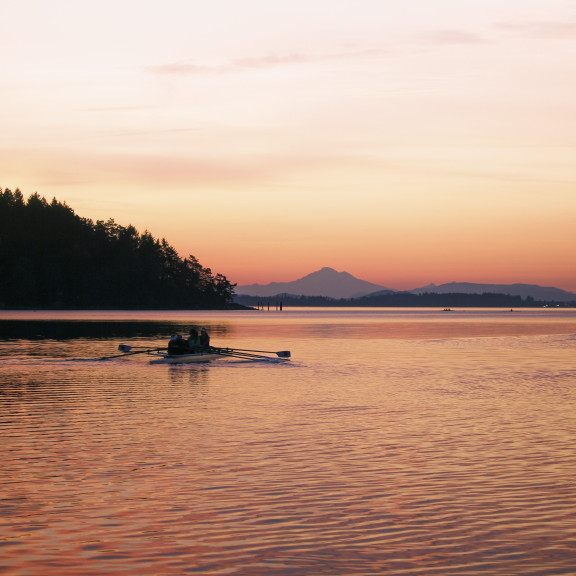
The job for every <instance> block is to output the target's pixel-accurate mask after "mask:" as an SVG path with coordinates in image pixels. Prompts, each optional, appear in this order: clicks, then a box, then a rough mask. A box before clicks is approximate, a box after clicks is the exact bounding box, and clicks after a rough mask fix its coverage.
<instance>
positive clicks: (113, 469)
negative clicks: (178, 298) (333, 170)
mask: <svg viewBox="0 0 576 576" xmlns="http://www.w3.org/2000/svg"><path fill="white" fill-rule="evenodd" d="M522 314H524V312H523V313H522ZM502 315H503V312H492V313H489V312H486V311H478V312H477V313H474V312H469V313H466V314H462V315H461V316H460V317H456V316H455V315H453V316H451V315H444V316H442V315H441V314H439V313H437V312H436V311H410V312H404V313H402V312H399V311H389V312H386V311H382V312H378V313H373V314H370V313H368V312H365V311H350V312H348V311H343V312H342V311H332V312H330V311H326V310H324V311H314V310H312V311H293V312H291V311H290V310H288V311H286V312H285V313H278V314H276V313H274V314H266V313H240V314H236V313H233V312H228V313H209V312H202V313H182V314H174V315H173V316H172V317H169V318H162V317H155V316H154V315H153V314H152V315H150V316H151V317H150V318H148V319H147V318H146V317H145V316H146V314H145V313H142V315H138V314H136V315H135V316H134V318H132V320H130V318H129V317H121V318H119V317H118V316H116V317H113V315H111V316H110V317H106V318H98V317H97V315H94V316H92V317H91V318H86V317H84V318H81V317H80V318H79V317H78V316H76V318H75V319H74V321H72V320H73V319H72V318H70V317H68V318H60V323H59V325H58V326H57V327H55V328H54V327H52V326H49V324H51V323H52V322H51V321H50V319H43V320H42V322H44V324H42V326H41V331H40V332H38V329H37V327H35V328H34V329H31V331H30V332H25V330H26V329H27V328H26V327H23V326H22V324H20V325H17V326H16V327H14V326H10V329H11V330H12V329H13V331H12V332H10V331H9V330H8V327H9V326H8V324H7V323H6V322H5V321H4V322H2V321H0V328H1V329H2V332H0V360H1V363H0V434H1V436H2V443H1V444H0V459H1V461H2V490H1V499H0V512H1V514H0V551H1V554H0V572H3V571H4V572H6V573H9V574H11V575H12V574H17V575H20V574H22V575H34V574H39V575H40V574H42V575H44V574H62V575H77V574H102V573H111V574H186V573H197V574H212V575H216V574H233V575H234V574H235V575H242V576H248V575H249V576H251V575H264V574H266V575H287V574H291V575H292V574H293V575H296V574H298V575H302V574H305V575H311V576H312V575H314V576H315V575H318V574H331V575H342V574H346V575H347V576H349V575H350V576H354V575H358V576H360V575H362V576H363V575H370V574H375V575H376V574H394V575H396V574H410V575H412V574H426V575H428V574H438V575H445V574H454V575H468V574H469V575H472V574H490V575H492V574H501V575H507V576H508V575H511V574H515V575H523V574H529V575H542V576H544V575H549V574H574V573H576V561H575V560H574V548H575V546H576V513H575V512H574V511H575V510H576V487H575V485H574V480H573V479H574V472H575V471H576V454H575V452H574V449H573V446H574V430H575V424H576V416H575V414H576V400H575V389H576V388H575V387H576V356H575V354H574V348H575V346H576V315H575V314H574V313H573V312H572V313H571V312H562V313H561V314H556V311H551V312H550V313H546V314H545V313H541V311H535V312H534V313H532V312H529V313H526V314H524V315H521V313H518V315H517V316H515V317H514V320H512V319H510V318H509V317H503V316H502ZM80 316H82V314H80ZM446 316H450V318H447V317H446ZM9 320H10V322H15V321H16V319H15V318H10V319H9ZM34 321H35V322H36V321H37V320H36V319H35V320H34ZM134 321H136V323H135V324H134ZM18 322H24V323H26V319H20V320H18ZM75 322H83V323H86V322H87V323H88V324H93V323H97V324H99V326H97V327H96V326H82V327H81V326H78V325H74V326H73V327H71V325H72V324H75ZM191 323H193V324H195V325H206V326H207V327H208V328H209V329H210V330H211V333H212V334H213V340H215V343H216V344H222V345H224V346H241V347H245V348H255V349H265V350H266V349H269V350H285V349H291V350H292V354H293V359H292V361H291V362H285V363H266V362H255V363H252V362H245V361H242V360H230V361H229V360H224V361H222V362H219V363H215V364H213V365H201V366H172V367H170V366H151V365H149V364H148V359H147V358H146V357H145V356H133V357H124V358H118V359H113V360H110V361H105V362H101V361H96V360H93V358H98V357H100V356H104V355H107V354H110V353H112V354H113V353H114V352H115V351H116V350H117V348H118V344H119V343H121V342H128V343H133V342H138V343H141V344H145V345H148V344H150V345H157V344H158V342H160V341H163V340H164V339H165V338H166V336H167V335H169V334H170V333H171V332H172V331H173V330H175V329H178V330H180V329H182V331H184V328H185V327H187V326H189V325H190V324H191ZM118 324H123V326H118ZM143 324H145V325H146V326H145V327H144V326H142V325H143ZM106 325H107V326H108V328H109V331H108V332H107V331H106ZM65 326H68V327H71V330H72V331H73V330H75V329H78V331H76V332H71V333H68V334H62V330H63V328H65ZM130 326H132V327H134V326H136V327H140V328H141V331H140V332H138V331H136V332H135V333H134V332H130V328H129V327H130ZM487 327H489V328H487ZM29 328H30V327H29ZM93 328H94V329H95V331H91V330H92V329H93ZM125 329H127V330H125ZM58 331H60V332H58ZM64 332H65V330H64ZM32 333H34V334H35V335H31V334H32ZM134 334H136V337H135V339H134V340H133V339H132V336H133V335H134ZM42 335H43V336H42ZM78 359H83V360H80V361H79V360H78Z"/></svg>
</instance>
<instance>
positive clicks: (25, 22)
mask: <svg viewBox="0 0 576 576" xmlns="http://www.w3.org/2000/svg"><path fill="white" fill-rule="evenodd" d="M0 7H1V8H2V19H1V21H0V62H1V65H2V76H3V87H2V90H1V91H0V103H1V106H0V122H1V126H2V130H1V131H0V186H2V187H8V188H11V189H14V188H16V187H19V188H20V189H21V190H22V192H23V194H24V195H25V196H28V195H30V194H32V193H33V192H38V193H39V194H40V195H42V196H45V197H47V198H48V199H51V198H52V197H54V196H55V197H57V198H58V199H59V200H61V201H66V202H67V203H68V204H69V205H70V206H72V208H74V210H75V211H76V213H77V214H79V215H80V216H85V217H89V218H92V219H94V220H96V219H108V218H110V217H112V218H114V219H115V220H116V221H117V222H119V223H121V224H126V225H127V224H133V225H134V226H136V227H137V228H138V229H139V230H140V231H144V230H145V229H148V230H149V231H150V232H151V233H152V234H153V235H154V236H156V237H165V238H166V239H167V240H168V241H169V242H170V244H172V245H173V246H174V247H175V248H176V249H177V250H178V251H179V252H180V255H181V256H185V255H187V254H189V253H192V254H194V255H195V256H196V257H197V258H198V259H199V260H200V262H201V263H202V264H203V265H204V266H208V267H210V268H212V270H213V271H215V272H220V273H223V274H225V275H226V276H227V277H228V278H229V279H230V280H231V281H232V282H237V283H239V284H249V283H252V282H260V283H267V282H270V281H288V280H294V279H296V278H299V277H302V276H304V275H306V274H308V273H310V272H313V271H315V270H318V269H319V268H321V267H323V266H330V267H333V268H335V269H337V270H339V271H341V270H346V271H347V272H350V273H351V274H354V275H355V276H357V277H360V278H362V279H364V280H369V281H372V282H375V283H378V284H382V285H385V286H389V287H391V288H400V289H401V288H415V287H419V286H423V285H425V284H428V283H430V282H435V283H436V284H440V283H444V282H451V281H468V282H493V283H512V282H525V283H533V284H540V285H547V286H550V285H553V286H557V287H559V288H564V289H567V290H572V291H576V273H575V271H574V270H575V268H574V264H573V250H574V246H576V226H574V223H573V220H574V215H575V214H576V161H575V159H576V150H575V147H576V104H575V103H576V10H575V8H574V3H573V2H572V1H559V0H505V1H503V0H477V1H476V0H470V1H466V2H462V1H461V0H458V1H457V0H435V1H434V2H430V1H429V0H406V1H404V2H402V3H399V2H388V1H383V0H359V1H357V2H352V1H350V0H331V1H330V2H328V0H307V1H303V0H291V1H290V2H288V1H284V0H278V1H276V2H269V0H267V1H264V0H245V1H243V2H235V1H232V0H214V2H210V3H197V2H190V1H188V0H163V1H162V2H159V1H156V0H150V1H148V2H145V3H142V2H137V1H136V0H121V1H120V2H118V1H115V2H111V1H110V0H102V1H101V2H99V3H98V4H90V5H87V4H86V3H84V2H71V1H69V0H51V1H50V2H45V1H44V0H20V1H19V2H17V3H16V2H10V1H6V0H0Z"/></svg>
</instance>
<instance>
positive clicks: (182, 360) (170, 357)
mask: <svg viewBox="0 0 576 576" xmlns="http://www.w3.org/2000/svg"><path fill="white" fill-rule="evenodd" d="M133 348H143V347H142V346H128V344H120V345H119V346H118V350H119V351H120V352H122V354H113V355H112V356H102V357H101V358H98V360H112V359H114V358H119V357H121V356H133V355H135V354H148V355H149V356H154V360H150V364H190V363H193V362H212V361H213V360H219V359H220V358H240V359H242V360H288V359H289V358H290V356H291V354H290V350H281V351H280V352H271V351H270V350H247V349H245V348H219V347H216V346H206V347H204V348H201V349H200V350H199V351H198V352H190V353H188V354H187V353H186V352H184V351H183V352H184V354H170V349H169V348H145V347H144V349H143V350H134V349H133ZM197 350H198V349H197ZM263 354H269V355H272V354H274V355H275V356H276V357H277V358H273V357H271V356H263Z"/></svg>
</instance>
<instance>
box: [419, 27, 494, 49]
mask: <svg viewBox="0 0 576 576" xmlns="http://www.w3.org/2000/svg"><path fill="white" fill-rule="evenodd" d="M486 42H487V40H486V39H484V38H483V37H482V36H480V35H479V34H476V33H473V32H468V31H466V30H433V31H430V32H424V33H422V34H420V37H419V39H418V43H419V44H427V45H429V46H454V45H458V44H484V43H486Z"/></svg>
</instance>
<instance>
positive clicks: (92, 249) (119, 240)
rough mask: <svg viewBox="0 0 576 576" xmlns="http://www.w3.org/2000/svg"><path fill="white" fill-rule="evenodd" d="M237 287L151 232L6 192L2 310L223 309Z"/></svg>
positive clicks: (1, 231)
mask: <svg viewBox="0 0 576 576" xmlns="http://www.w3.org/2000/svg"><path fill="white" fill-rule="evenodd" d="M234 286H235V285H234V284H231V283H230V282H228V280H227V279H226V277H225V276H223V275H221V274H217V275H216V276H214V275H213V274H212V271H211V270H210V268H204V267H203V266H202V265H201V264H200V263H199V262H198V260H197V259H196V258H194V256H192V255H190V256H189V257H188V258H180V257H179V256H178V253H177V252H176V250H175V249H174V248H173V247H172V246H170V244H168V242H167V241H166V240H165V239H162V240H157V239H156V238H154V237H153V236H152V234H150V232H148V231H145V232H144V233H143V234H140V233H139V232H138V231H137V230H136V228H134V226H131V225H129V226H121V225H119V224H117V223H116V222H115V221H114V220H113V219H110V220H108V221H107V222H104V221H102V220H98V221H97V222H96V223H93V222H92V221H91V220H89V219H86V218H80V217H79V216H77V215H76V214H75V213H74V210H72V208H70V207H69V206H68V205H67V204H66V203H61V202H58V201H57V200H56V198H54V199H53V200H52V202H50V203H48V202H47V201H46V199H45V198H42V197H40V196H39V195H38V194H37V193H35V194H32V195H31V196H30V197H29V198H28V200H27V201H24V198H23V196H22V193H21V192H20V190H18V189H16V190H15V191H14V192H12V191H11V190H9V189H5V190H4V191H2V189H0V307H7V308H19V307H25V308H70V307H72V308H105V307H107V308H144V309H146V308H207V307H225V306H228V305H230V304H231V303H232V297H233V293H234Z"/></svg>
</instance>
